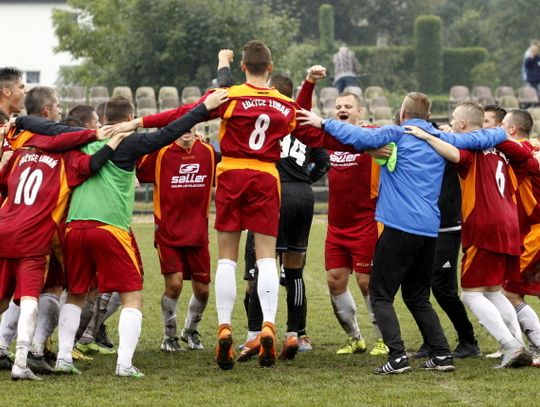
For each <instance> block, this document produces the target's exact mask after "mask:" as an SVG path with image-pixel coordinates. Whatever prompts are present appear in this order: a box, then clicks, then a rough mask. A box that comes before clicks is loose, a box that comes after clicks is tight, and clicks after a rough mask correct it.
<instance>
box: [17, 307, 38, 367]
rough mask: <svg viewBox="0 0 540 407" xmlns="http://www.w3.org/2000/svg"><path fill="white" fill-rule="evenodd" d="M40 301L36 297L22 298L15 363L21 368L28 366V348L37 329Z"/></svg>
mask: <svg viewBox="0 0 540 407" xmlns="http://www.w3.org/2000/svg"><path fill="white" fill-rule="evenodd" d="M37 312H38V303H37V300H36V299H26V300H21V315H20V316H19V324H18V326H17V351H16V353H15V364H16V365H17V366H19V367H21V368H25V367H26V359H27V357H28V348H29V347H30V343H31V342H32V337H33V336H34V331H35V330H36V320H37Z"/></svg>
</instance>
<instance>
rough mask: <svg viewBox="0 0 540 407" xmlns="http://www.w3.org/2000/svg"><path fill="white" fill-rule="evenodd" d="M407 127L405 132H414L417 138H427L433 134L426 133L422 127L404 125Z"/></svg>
mask: <svg viewBox="0 0 540 407" xmlns="http://www.w3.org/2000/svg"><path fill="white" fill-rule="evenodd" d="M403 128H404V129H405V133H407V134H412V135H413V136H415V137H416V138H419V139H421V140H427V139H428V138H430V137H431V134H429V133H426V132H425V131H424V130H422V129H421V128H420V127H416V126H403Z"/></svg>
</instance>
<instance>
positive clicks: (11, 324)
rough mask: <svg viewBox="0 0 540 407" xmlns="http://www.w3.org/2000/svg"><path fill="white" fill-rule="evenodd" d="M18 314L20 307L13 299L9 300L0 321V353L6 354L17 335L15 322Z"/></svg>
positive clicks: (17, 319)
mask: <svg viewBox="0 0 540 407" xmlns="http://www.w3.org/2000/svg"><path fill="white" fill-rule="evenodd" d="M20 314H21V308H20V307H19V306H18V305H17V304H15V303H14V302H13V301H10V303H9V307H8V309H7V310H5V311H4V313H3V314H2V321H1V322H0V355H7V352H8V349H9V346H10V345H11V342H13V339H15V336H17V323H18V321H19V315H20Z"/></svg>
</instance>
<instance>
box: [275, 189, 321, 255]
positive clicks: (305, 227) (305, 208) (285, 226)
mask: <svg viewBox="0 0 540 407" xmlns="http://www.w3.org/2000/svg"><path fill="white" fill-rule="evenodd" d="M314 204H315V197H314V195H313V189H312V188H311V185H310V184H308V183H306V182H283V183H282V184H281V210H280V214H279V233H278V237H277V243H276V251H278V252H287V251H289V252H297V253H304V252H305V251H306V250H307V246H308V240H309V231H310V230H311V221H312V220H313V205H314Z"/></svg>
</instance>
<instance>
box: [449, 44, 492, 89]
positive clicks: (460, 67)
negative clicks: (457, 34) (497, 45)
mask: <svg viewBox="0 0 540 407" xmlns="http://www.w3.org/2000/svg"><path fill="white" fill-rule="evenodd" d="M487 57H488V53H487V50H486V49H485V48H481V47H470V48H446V49H445V50H444V52H443V76H444V90H449V89H450V88H451V87H452V86H454V85H464V86H468V87H471V86H473V80H472V75H471V71H472V69H473V68H474V67H475V66H476V65H478V64H481V63H483V62H485V61H486V59H487Z"/></svg>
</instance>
